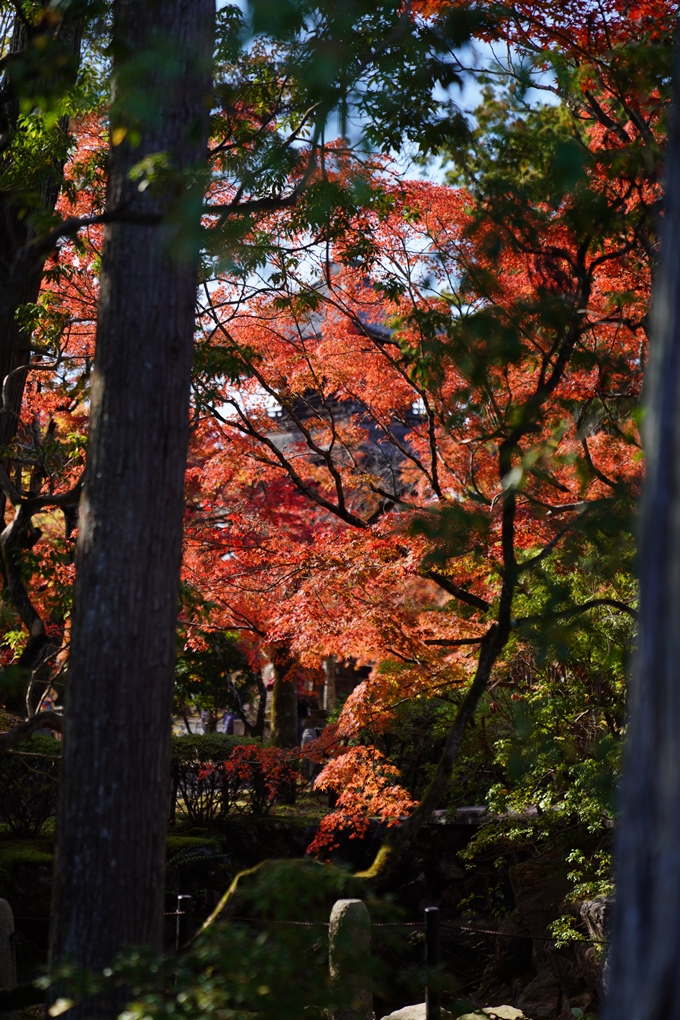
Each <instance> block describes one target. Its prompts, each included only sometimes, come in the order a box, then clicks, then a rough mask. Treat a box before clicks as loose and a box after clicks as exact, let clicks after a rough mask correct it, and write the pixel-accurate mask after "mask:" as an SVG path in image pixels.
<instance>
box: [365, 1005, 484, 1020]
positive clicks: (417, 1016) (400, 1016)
mask: <svg viewBox="0 0 680 1020" xmlns="http://www.w3.org/2000/svg"><path fill="white" fill-rule="evenodd" d="M470 1016H471V1017H472V1016H474V1018H475V1020H482V1014H480V1013H474V1014H473V1013H470ZM382 1020H425V1003H424V1002H416V1003H414V1004H413V1005H412V1006H402V1008H401V1009H396V1010H395V1011H394V1013H389V1014H388V1016H384V1017H383V1018H382ZM441 1020H453V1013H449V1011H448V1010H447V1009H443V1010H442V1011H441ZM458 1020H463V1018H462V1017H458ZM484 1020H487V1018H486V1017H484Z"/></svg>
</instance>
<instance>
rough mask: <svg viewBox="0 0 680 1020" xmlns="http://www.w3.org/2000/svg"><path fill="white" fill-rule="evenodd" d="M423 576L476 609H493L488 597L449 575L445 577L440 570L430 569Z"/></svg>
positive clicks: (484, 611)
mask: <svg viewBox="0 0 680 1020" xmlns="http://www.w3.org/2000/svg"><path fill="white" fill-rule="evenodd" d="M423 577H426V578H427V579H428V580H429V581H434V583H435V584H437V585H439V587H440V588H442V589H443V590H444V591H445V592H447V593H448V594H449V595H453V597H454V598H456V599H458V600H459V601H460V602H465V603H467V605H468V606H474V607H475V609H480V610H481V611H482V612H483V613H486V612H488V610H489V609H491V603H490V602H487V601H486V599H482V598H480V597H479V595H473V594H472V592H469V591H466V590H465V588H461V587H460V585H458V584H455V583H454V582H453V581H451V580H450V579H449V578H448V577H445V575H444V574H440V573H439V571H438V570H428V571H426V572H425V573H424V574H423Z"/></svg>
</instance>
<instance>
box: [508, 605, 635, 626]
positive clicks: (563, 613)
mask: <svg viewBox="0 0 680 1020" xmlns="http://www.w3.org/2000/svg"><path fill="white" fill-rule="evenodd" d="M601 606H610V607H611V608H612V609H618V610H619V612H621V613H627V615H628V616H630V617H632V619H633V620H637V618H638V614H637V610H635V609H633V607H632V606H628V605H626V603H625V602H620V601H619V600H618V599H591V600H590V602H583V603H582V604H581V605H580V606H571V607H570V608H569V609H561V610H560V611H559V612H557V613H552V614H551V615H550V616H549V617H546V616H545V615H542V614H541V615H539V616H523V617H520V619H518V620H513V621H512V626H513V629H516V628H517V627H521V626H523V625H524V624H526V623H541V624H545V623H549V622H550V621H551V620H561V619H567V618H568V617H570V616H578V614H579V613H585V612H587V611H588V610H589V609H598V608H600V607H601Z"/></svg>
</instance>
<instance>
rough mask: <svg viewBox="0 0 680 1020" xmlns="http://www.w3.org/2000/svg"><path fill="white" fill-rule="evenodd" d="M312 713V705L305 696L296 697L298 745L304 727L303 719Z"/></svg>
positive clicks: (300, 741) (300, 742)
mask: <svg viewBox="0 0 680 1020" xmlns="http://www.w3.org/2000/svg"><path fill="white" fill-rule="evenodd" d="M311 714H312V706H311V705H310V703H309V701H308V700H307V698H298V704H297V717H298V718H297V742H298V747H300V745H301V744H302V730H303V729H304V726H303V720H305V719H307V718H308V717H309V716H310V715H311Z"/></svg>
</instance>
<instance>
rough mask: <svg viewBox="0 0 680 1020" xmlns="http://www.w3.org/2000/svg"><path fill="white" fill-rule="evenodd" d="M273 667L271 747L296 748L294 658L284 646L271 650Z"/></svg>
mask: <svg viewBox="0 0 680 1020" xmlns="http://www.w3.org/2000/svg"><path fill="white" fill-rule="evenodd" d="M271 657H272V665H273V667H274V689H273V691H272V737H271V743H272V746H273V747H284V748H285V747H297V744H298V733H297V731H298V714H297V681H296V677H295V657H294V656H293V654H292V652H291V651H290V648H289V647H288V645H286V644H277V645H275V646H274V647H273V648H272V650H271Z"/></svg>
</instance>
